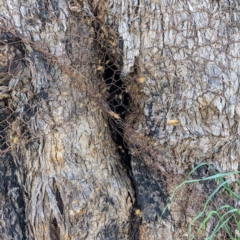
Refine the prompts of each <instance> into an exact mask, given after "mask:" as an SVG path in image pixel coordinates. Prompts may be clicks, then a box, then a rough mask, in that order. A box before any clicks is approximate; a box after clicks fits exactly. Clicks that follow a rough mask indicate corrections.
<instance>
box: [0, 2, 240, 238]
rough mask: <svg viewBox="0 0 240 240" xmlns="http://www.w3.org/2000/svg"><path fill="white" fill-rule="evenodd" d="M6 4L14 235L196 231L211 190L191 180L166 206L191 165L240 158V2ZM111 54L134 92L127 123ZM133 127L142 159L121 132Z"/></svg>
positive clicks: (1, 210)
mask: <svg viewBox="0 0 240 240" xmlns="http://www.w3.org/2000/svg"><path fill="white" fill-rule="evenodd" d="M0 10H1V19H0V26H1V33H0V40H1V42H0V45H1V46H0V47H1V49H0V50H1V62H0V64H1V65H0V66H1V69H0V71H1V72H0V73H1V79H0V91H1V95H0V107H1V108H0V118H1V119H0V128H1V129H0V131H1V133H0V135H1V139H0V141H1V142H0V148H1V149H0V150H1V154H0V181H1V182H0V199H1V201H0V237H1V239H90V240H92V239H142V240H143V239H186V238H187V237H188V236H187V223H189V222H190V221H191V219H192V216H193V215H194V214H196V213H197V211H198V209H197V207H199V205H197V204H195V203H196V202H197V203H198V204H200V205H201V201H202V200H201V198H200V197H201V196H200V195H197V194H194V191H193V190H191V191H190V190H189V189H185V190H184V191H186V192H185V193H186V194H185V196H183V197H182V198H181V199H177V200H176V204H175V205H174V204H173V205H172V206H171V209H169V210H168V211H166V212H165V214H164V215H163V216H162V211H163V209H164V207H165V206H166V204H167V201H168V198H169V195H170V194H171V193H172V191H173V189H174V188H175V187H176V186H177V185H178V184H179V183H180V182H181V181H182V180H183V179H184V173H185V172H187V171H189V170H191V169H192V168H193V167H194V166H195V165H196V164H198V163H201V162H207V163H212V164H214V166H215V167H216V168H217V169H218V170H219V171H234V170H238V168H239V167H238V162H239V160H238V158H239V150H238V148H239V137H238V132H239V124H238V121H239V101H238V95H239V66H240V65H239V50H238V48H239V40H238V38H239V29H238V20H239V3H238V2H237V1H234V2H232V1H227V0H226V1H211V0H206V1H200V2H199V1H196V0H188V1H174V0H171V1H170V0H166V1H144V2H141V1H130V0H129V1H125V0H123V1H89V2H88V1H64V0H59V1H53V0H51V1H50V0H49V1H35V0H26V1H10V0H7V1H0ZM105 55H107V56H108V58H109V61H111V62H113V63H114V65H115V66H116V67H117V68H118V69H117V70H119V71H121V72H120V74H121V81H122V82H123V84H124V85H125V86H124V88H122V89H121V90H122V91H123V92H127V93H128V94H129V106H128V109H127V110H126V112H127V113H126V118H125V119H124V120H125V123H123V121H122V119H121V118H120V115H119V113H115V112H114V111H113V108H112V106H111V104H109V105H108V101H106V100H109V98H107V97H106V95H107V92H108V91H109V88H111V86H106V85H105V82H104V80H103V77H104V72H105V75H106V66H107V64H105V62H104V61H105V60H104V56H105ZM112 85H113V82H112ZM125 88H126V89H125ZM117 97H118V98H120V97H119V95H118V96H117ZM121 97H122V95H121ZM109 102H110V103H111V101H109ZM120 102H121V101H120ZM108 118H111V121H110V122H111V123H112V124H113V126H112V128H111V126H109V122H108ZM171 120H177V121H179V124H178V125H177V126H173V125H172V124H169V123H171V122H170V121H171ZM119 125H121V126H122V128H123V130H124V132H123V134H124V138H125V139H126V143H127V144H128V149H129V153H130V155H128V158H131V159H130V162H128V163H126V162H125V163H124V156H126V155H124V154H119V149H118V147H123V146H118V145H117V144H116V143H117V139H116V136H111V135H112V134H111V132H113V135H114V134H116V131H114V127H115V128H116V127H117V126H119ZM117 136H118V135H117ZM114 137H115V139H114ZM114 140H115V141H114ZM127 164H129V165H127ZM199 174H200V175H199V176H200V177H202V176H203V175H204V174H205V173H203V174H202V173H199ZM210 185H211V184H209V188H211V187H212V186H210ZM206 187H208V185H207V186H206ZM198 189H200V190H199V191H200V192H201V191H206V189H205V190H204V186H202V185H199V186H198ZM189 192H190V193H191V194H192V195H191V194H189ZM198 193H199V192H198ZM192 197H195V198H196V201H194V200H195V199H192ZM198 197H199V198H198ZM189 198H190V199H189ZM223 201H224V199H223ZM236 204H237V203H236ZM138 209H140V211H138ZM161 218H163V220H160V219H161ZM210 227H211V226H210Z"/></svg>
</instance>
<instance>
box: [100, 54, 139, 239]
mask: <svg viewBox="0 0 240 240" xmlns="http://www.w3.org/2000/svg"><path fill="white" fill-rule="evenodd" d="M104 62H105V71H104V79H105V82H106V85H107V89H108V93H109V97H108V98H107V102H108V104H109V107H110V109H111V110H112V111H113V112H114V113H115V114H117V115H118V116H119V117H120V119H121V120H122V121H124V120H125V116H126V112H127V111H128V109H129V95H128V93H126V87H125V86H124V83H123V81H122V79H121V71H120V70H119V69H118V68H117V67H116V65H114V63H113V62H111V61H110V60H109V58H108V57H106V58H105V59H104ZM120 123H121V121H117V120H115V119H113V118H111V117H109V119H108V124H109V128H110V130H111V134H112V139H113V141H114V142H115V143H116V146H117V151H118V154H119V155H120V157H121V163H122V165H123V167H124V168H125V169H127V175H128V177H129V179H130V180H131V183H132V187H133V189H134V193H135V196H134V197H135V203H134V205H133V210H132V215H131V233H130V235H131V236H130V237H131V239H138V228H139V224H140V219H139V218H138V217H137V216H136V215H135V209H137V208H138V203H137V198H136V189H135V183H134V181H133V173H132V167H131V154H130V153H129V149H128V145H127V143H126V141H125V140H124V129H123V127H122V125H121V124H120Z"/></svg>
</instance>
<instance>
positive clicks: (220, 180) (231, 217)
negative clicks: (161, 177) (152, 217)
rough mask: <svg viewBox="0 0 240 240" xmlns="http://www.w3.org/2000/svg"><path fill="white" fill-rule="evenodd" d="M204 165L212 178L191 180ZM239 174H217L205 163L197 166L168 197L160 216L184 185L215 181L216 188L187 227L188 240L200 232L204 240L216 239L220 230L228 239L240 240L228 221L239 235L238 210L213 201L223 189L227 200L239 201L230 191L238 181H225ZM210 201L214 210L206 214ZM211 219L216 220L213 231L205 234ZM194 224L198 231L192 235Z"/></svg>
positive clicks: (238, 197)
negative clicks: (218, 205)
mask: <svg viewBox="0 0 240 240" xmlns="http://www.w3.org/2000/svg"><path fill="white" fill-rule="evenodd" d="M206 165H207V166H208V169H210V170H211V171H212V172H213V175H212V176H208V177H205V178H200V179H191V176H192V174H193V173H194V172H196V170H197V169H198V168H200V167H202V166H206ZM239 173H240V171H236V172H228V173H218V172H217V171H216V170H215V169H214V168H213V167H212V166H211V165H210V164H207V163H202V164H199V165H198V166H196V167H195V168H194V169H193V170H192V171H191V172H190V173H189V174H188V176H187V180H185V181H184V182H182V183H181V184H180V185H178V186H177V187H176V188H175V190H174V191H173V193H172V195H171V196H170V199H169V203H168V204H167V206H166V207H165V208H164V210H163V213H162V215H163V214H164V212H165V211H166V210H167V208H168V207H169V205H170V204H171V202H172V200H173V198H174V197H175V195H176V193H177V191H178V190H179V189H181V188H182V187H183V186H184V185H185V184H194V183H199V182H203V181H208V180H215V181H216V183H217V187H216V188H215V189H214V191H213V192H212V193H211V194H210V195H209V196H207V199H206V201H205V203H204V204H203V206H202V210H201V211H200V213H198V215H197V216H196V217H195V218H194V219H193V220H192V222H191V223H190V224H189V226H188V236H189V239H190V240H193V239H196V237H197V235H198V234H199V233H200V232H201V233H202V232H204V233H205V235H206V238H205V239H206V240H213V239H217V234H218V232H219V231H220V230H223V231H225V233H226V235H227V236H228V238H229V239H231V240H236V239H237V240H240V236H236V235H237V234H236V232H233V230H232V229H230V221H231V225H234V226H236V229H235V231H238V233H240V210H239V209H237V208H235V207H233V206H229V205H227V204H226V205H223V206H220V207H217V206H216V205H215V204H214V201H213V197H214V196H215V197H216V194H217V193H218V192H219V190H220V189H222V188H224V189H225V190H226V191H227V192H228V194H229V198H232V199H234V198H235V199H236V200H237V201H240V196H239V195H238V194H237V193H235V192H234V191H233V190H232V189H231V186H230V185H231V183H233V182H236V183H237V184H240V181H238V180H226V179H229V178H230V176H233V175H235V174H239ZM233 179H234V178H233ZM210 201H211V203H212V205H211V208H213V207H214V209H213V210H210V211H209V209H208V212H207V207H209V203H210ZM213 217H215V219H217V221H216V223H215V226H214V229H213V230H212V231H211V233H207V229H206V226H207V223H208V221H209V220H210V219H211V218H213ZM196 223H197V224H198V229H197V232H195V234H193V229H192V228H193V226H195V225H196Z"/></svg>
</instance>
